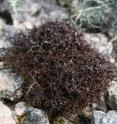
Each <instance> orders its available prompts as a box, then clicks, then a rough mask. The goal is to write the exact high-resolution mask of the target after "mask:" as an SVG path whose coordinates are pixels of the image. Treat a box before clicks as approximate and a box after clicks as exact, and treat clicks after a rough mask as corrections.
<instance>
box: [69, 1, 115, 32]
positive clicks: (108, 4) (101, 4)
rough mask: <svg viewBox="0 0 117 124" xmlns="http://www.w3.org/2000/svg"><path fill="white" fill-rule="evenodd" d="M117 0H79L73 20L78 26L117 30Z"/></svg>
mask: <svg viewBox="0 0 117 124" xmlns="http://www.w3.org/2000/svg"><path fill="white" fill-rule="evenodd" d="M116 17H117V0H78V5H77V8H76V9H75V12H74V14H73V15H72V16H71V21H72V22H73V23H74V24H75V26H76V27H77V28H82V29H86V30H87V29H88V30H90V29H94V30H95V29H96V30H100V31H101V32H106V31H111V32H114V33H115V32H117V19H116Z"/></svg>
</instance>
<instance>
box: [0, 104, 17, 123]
mask: <svg viewBox="0 0 117 124" xmlns="http://www.w3.org/2000/svg"><path fill="white" fill-rule="evenodd" d="M0 124H16V123H15V120H14V119H13V116H12V112H11V110H10V109H9V108H8V107H7V106H6V105H4V104H3V103H2V102H0Z"/></svg>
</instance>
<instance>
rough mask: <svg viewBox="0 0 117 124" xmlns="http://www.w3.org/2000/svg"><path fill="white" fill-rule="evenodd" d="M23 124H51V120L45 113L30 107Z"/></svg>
mask: <svg viewBox="0 0 117 124" xmlns="http://www.w3.org/2000/svg"><path fill="white" fill-rule="evenodd" d="M23 124H49V120H48V117H47V114H46V113H45V112H44V111H42V110H40V109H36V108H33V107H29V108H28V109H27V112H26V119H25V121H24V123H23Z"/></svg>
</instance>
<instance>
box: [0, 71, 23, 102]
mask: <svg viewBox="0 0 117 124" xmlns="http://www.w3.org/2000/svg"><path fill="white" fill-rule="evenodd" d="M20 86H21V79H20V77H18V76H17V75H15V74H11V73H9V70H6V69H5V70H1V71H0V98H7V99H10V100H14V99H17V98H20V96H21V90H19V88H20Z"/></svg>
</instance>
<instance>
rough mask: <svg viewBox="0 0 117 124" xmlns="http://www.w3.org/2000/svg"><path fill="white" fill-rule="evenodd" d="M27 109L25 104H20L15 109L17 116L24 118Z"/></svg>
mask: <svg viewBox="0 0 117 124" xmlns="http://www.w3.org/2000/svg"><path fill="white" fill-rule="evenodd" d="M26 110H27V107H26V105H25V103H24V102H19V103H17V104H16V105H15V107H14V114H15V116H22V115H23V114H25V113H26Z"/></svg>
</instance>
